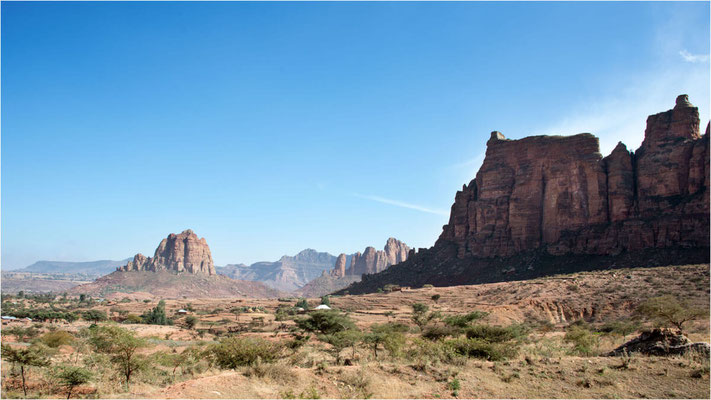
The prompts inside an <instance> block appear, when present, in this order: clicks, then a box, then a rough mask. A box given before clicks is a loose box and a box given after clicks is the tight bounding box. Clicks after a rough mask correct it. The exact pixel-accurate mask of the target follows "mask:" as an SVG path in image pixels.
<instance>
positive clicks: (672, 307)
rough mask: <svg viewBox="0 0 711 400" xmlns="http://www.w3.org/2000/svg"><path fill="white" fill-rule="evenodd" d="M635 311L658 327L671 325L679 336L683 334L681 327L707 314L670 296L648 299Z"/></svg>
mask: <svg viewBox="0 0 711 400" xmlns="http://www.w3.org/2000/svg"><path fill="white" fill-rule="evenodd" d="M637 310H638V312H639V313H640V314H642V315H644V316H645V317H647V318H649V319H651V320H652V321H654V323H656V324H658V325H659V326H669V325H671V326H673V327H675V328H676V329H677V330H678V331H679V334H683V333H684V331H683V329H682V327H683V325H684V324H685V323H686V322H689V321H693V320H695V319H698V318H700V317H702V316H704V315H707V314H708V313H707V312H706V311H704V310H702V309H700V308H697V307H694V306H692V305H691V304H689V303H688V302H686V301H683V300H679V299H677V298H676V297H674V296H671V295H665V296H659V297H653V298H651V299H648V300H647V301H645V302H644V303H642V304H641V305H640V306H639V308H638V309H637Z"/></svg>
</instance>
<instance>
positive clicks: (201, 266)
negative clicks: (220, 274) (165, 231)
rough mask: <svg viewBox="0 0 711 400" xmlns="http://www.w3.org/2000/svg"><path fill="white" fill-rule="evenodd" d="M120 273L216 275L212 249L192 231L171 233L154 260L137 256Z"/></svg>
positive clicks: (163, 241) (159, 248) (159, 246)
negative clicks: (151, 272) (150, 272)
mask: <svg viewBox="0 0 711 400" xmlns="http://www.w3.org/2000/svg"><path fill="white" fill-rule="evenodd" d="M118 270H119V271H161V270H171V271H177V272H188V273H191V274H206V275H215V264H214V263H213V261H212V254H211V253H210V247H209V246H208V245H207V241H205V238H198V236H197V235H196V234H195V233H194V232H193V231H192V230H190V229H188V230H185V231H183V232H182V233H180V234H175V233H171V234H170V235H168V237H167V238H165V239H163V240H162V241H161V242H160V245H158V248H157V249H156V252H155V255H154V256H153V258H151V257H146V256H144V255H143V254H140V253H139V254H136V255H135V256H134V257H133V261H129V263H128V264H126V265H124V266H123V267H120V268H118Z"/></svg>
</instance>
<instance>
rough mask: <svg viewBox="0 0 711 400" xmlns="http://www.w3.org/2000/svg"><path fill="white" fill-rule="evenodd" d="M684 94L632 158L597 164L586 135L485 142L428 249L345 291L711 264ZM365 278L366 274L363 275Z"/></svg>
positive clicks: (704, 162) (700, 175)
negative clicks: (483, 152) (473, 169)
mask: <svg viewBox="0 0 711 400" xmlns="http://www.w3.org/2000/svg"><path fill="white" fill-rule="evenodd" d="M699 123H700V119H699V112H698V108H696V107H694V106H693V105H692V104H691V103H690V102H689V100H688V97H687V96H686V95H681V96H679V97H678V98H677V100H676V105H675V107H674V108H673V109H671V110H669V111H665V112H662V113H658V114H655V115H652V116H650V117H649V118H648V119H647V127H646V130H645V137H644V141H643V142H642V145H641V146H640V148H639V149H637V151H636V152H631V151H629V150H628V149H627V148H626V147H625V145H624V144H622V143H619V144H618V145H617V147H615V149H614V150H613V151H612V153H611V154H610V155H608V156H607V157H604V158H603V157H602V155H601V154H600V150H599V142H598V139H597V138H596V137H595V136H593V135H592V134H590V133H581V134H577V135H573V136H532V137H526V138H523V139H519V140H509V139H506V138H505V137H504V135H503V134H501V133H500V132H492V133H491V137H490V139H489V140H488V141H487V149H486V157H485V159H484V162H483V164H482V166H481V169H480V170H479V171H478V172H477V174H476V177H475V179H473V180H472V181H471V182H470V183H469V184H468V185H464V186H463V188H462V190H461V191H458V192H457V193H456V195H455V200H454V204H453V205H452V209H451V214H450V218H449V223H448V224H447V225H445V226H444V227H443V230H442V234H441V235H440V237H439V239H438V240H437V242H436V243H435V245H434V247H432V248H430V249H419V250H418V251H417V252H416V253H414V254H411V255H410V256H409V257H408V258H407V260H406V261H405V262H402V263H400V264H396V265H394V266H392V267H389V268H388V269H387V270H385V271H383V272H381V273H378V274H375V275H366V276H364V278H363V280H362V281H361V282H359V283H356V284H353V285H351V286H350V287H349V288H348V289H347V290H348V292H349V293H351V294H357V293H366V292H372V291H374V290H377V288H382V287H383V286H384V285H385V284H399V285H406V286H418V285H423V284H434V285H439V286H446V285H461V284H475V283H486V282H497V281H505V280H517V279H518V280H520V279H530V278H534V277H538V276H544V275H547V274H559V273H570V272H577V271H586V270H594V269H600V268H621V267H623V266H624V267H637V266H660V265H670V264H683V263H688V264H696V263H707V262H708V261H709V125H707V126H706V133H705V134H704V135H703V136H702V135H701V134H700V130H699V127H700V126H699ZM371 270H372V269H371Z"/></svg>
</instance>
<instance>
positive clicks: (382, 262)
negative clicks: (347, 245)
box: [331, 238, 410, 277]
mask: <svg viewBox="0 0 711 400" xmlns="http://www.w3.org/2000/svg"><path fill="white" fill-rule="evenodd" d="M409 252H410V248H409V247H407V245H406V244H405V243H403V242H401V241H399V240H397V239H395V238H389V239H388V241H387V242H386V243H385V248H384V249H383V250H375V248H374V247H370V246H368V247H366V248H365V251H364V252H363V254H361V253H360V252H356V253H355V254H353V256H352V257H351V263H350V266H349V267H348V268H346V260H347V257H348V256H346V254H344V253H341V254H340V255H339V256H338V258H337V259H336V265H335V266H334V268H333V271H331V276H335V277H344V276H361V275H363V274H376V273H378V272H381V271H383V270H385V269H386V268H387V267H389V266H391V265H394V264H398V263H401V262H403V261H405V260H407V256H408V254H409Z"/></svg>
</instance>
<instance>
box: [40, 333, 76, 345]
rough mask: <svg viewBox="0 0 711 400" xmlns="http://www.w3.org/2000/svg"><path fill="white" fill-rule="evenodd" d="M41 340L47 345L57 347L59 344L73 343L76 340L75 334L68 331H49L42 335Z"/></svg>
mask: <svg viewBox="0 0 711 400" xmlns="http://www.w3.org/2000/svg"><path fill="white" fill-rule="evenodd" d="M39 340H40V341H41V342H42V343H44V344H45V345H46V346H47V347H51V348H57V347H59V346H63V345H67V344H71V343H72V342H73V341H74V335H72V334H71V333H69V332H67V331H53V332H47V333H45V334H44V335H42V336H40V338H39Z"/></svg>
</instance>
